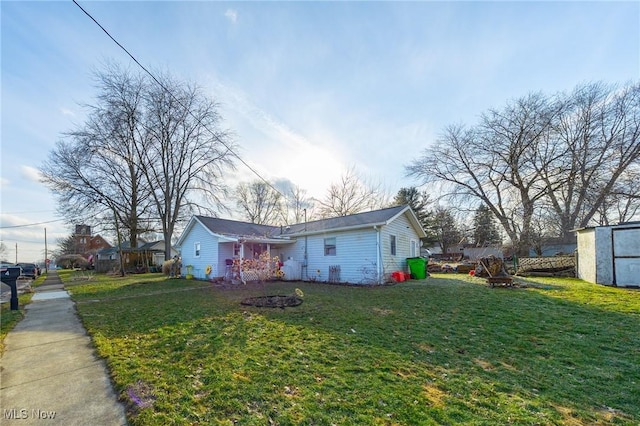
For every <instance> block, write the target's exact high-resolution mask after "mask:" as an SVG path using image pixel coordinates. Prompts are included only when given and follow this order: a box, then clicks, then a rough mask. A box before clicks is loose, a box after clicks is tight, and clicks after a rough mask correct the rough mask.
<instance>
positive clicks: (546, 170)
mask: <svg viewBox="0 0 640 426" xmlns="http://www.w3.org/2000/svg"><path fill="white" fill-rule="evenodd" d="M563 103H564V105H565V108H563V111H562V114H561V115H560V116H559V117H558V119H557V120H556V121H555V122H554V127H553V131H552V132H549V133H548V134H547V138H546V140H545V148H546V149H548V151H553V152H554V155H553V156H550V157H549V158H550V161H549V162H548V163H547V164H545V163H539V164H536V166H537V167H538V169H539V171H540V173H541V174H542V176H543V177H544V181H545V184H546V187H547V190H548V191H547V196H548V198H549V202H550V206H551V207H552V208H553V210H554V212H555V213H556V219H557V221H558V222H559V223H560V227H561V235H560V236H561V237H563V238H564V239H565V240H572V239H573V232H572V230H573V229H576V228H579V227H584V226H587V225H588V224H589V223H590V222H592V219H593V218H594V216H596V214H597V213H598V212H602V211H603V210H604V211H607V210H608V207H609V206H610V205H612V204H613V200H612V197H613V196H614V193H615V192H616V188H620V187H621V185H622V184H623V180H624V179H623V177H624V176H625V174H626V172H627V170H629V169H630V168H631V167H633V166H634V165H636V166H637V165H639V164H640V85H629V86H626V87H623V88H622V89H619V88H618V87H617V86H615V85H605V84H603V83H590V84H585V85H580V86H578V87H577V88H576V89H575V90H574V91H573V92H572V93H570V94H568V95H565V96H564V99H563ZM628 183H631V182H628ZM621 195H622V194H621V193H620V192H619V191H618V197H616V198H617V201H616V203H615V204H619V203H620V202H623V198H625V197H621ZM600 216H601V217H602V215H600ZM604 218H605V221H608V219H606V215H605V216H604Z"/></svg>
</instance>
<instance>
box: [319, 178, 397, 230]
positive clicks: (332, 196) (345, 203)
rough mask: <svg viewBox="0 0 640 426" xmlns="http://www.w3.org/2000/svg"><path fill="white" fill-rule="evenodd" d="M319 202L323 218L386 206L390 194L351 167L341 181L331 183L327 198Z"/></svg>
mask: <svg viewBox="0 0 640 426" xmlns="http://www.w3.org/2000/svg"><path fill="white" fill-rule="evenodd" d="M317 204H318V206H319V214H320V216H321V217H323V218H327V217H338V216H347V215H350V214H355V213H360V212H363V211H369V210H374V209H376V208H380V207H384V206H385V205H386V204H388V196H387V195H386V194H385V193H384V190H383V189H382V187H381V185H374V184H371V183H369V182H366V181H365V180H363V179H362V178H361V177H360V176H359V175H358V173H357V172H356V170H355V168H354V167H351V168H350V169H349V170H347V171H346V172H345V173H344V174H343V175H342V176H341V177H340V181H339V182H334V183H332V184H331V186H330V187H329V189H328V190H327V195H326V196H325V198H324V199H322V200H317Z"/></svg>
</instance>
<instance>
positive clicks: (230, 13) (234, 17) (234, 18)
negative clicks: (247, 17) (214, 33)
mask: <svg viewBox="0 0 640 426" xmlns="http://www.w3.org/2000/svg"><path fill="white" fill-rule="evenodd" d="M224 16H225V18H227V19H228V20H229V22H231V23H232V24H235V23H236V22H238V11H237V10H234V9H227V11H226V12H224Z"/></svg>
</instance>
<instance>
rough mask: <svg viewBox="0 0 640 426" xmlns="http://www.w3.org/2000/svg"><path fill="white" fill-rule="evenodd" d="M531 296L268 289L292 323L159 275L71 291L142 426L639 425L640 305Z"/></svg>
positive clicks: (233, 295) (534, 290)
mask: <svg viewBox="0 0 640 426" xmlns="http://www.w3.org/2000/svg"><path fill="white" fill-rule="evenodd" d="M61 277H62V278H63V279H65V280H69V279H70V276H68V275H65V274H64V273H63V274H61ZM67 282H68V283H69V284H74V283H71V282H69V281H67ZM526 283H527V285H528V287H527V288H516V289H502V288H495V289H490V288H488V287H487V286H486V285H485V284H484V281H483V280H482V279H479V278H471V277H468V276H458V275H436V276H433V277H430V278H428V279H427V280H424V281H420V282H419V281H410V282H406V283H402V284H398V285H395V286H388V287H373V288H364V287H343V286H332V285H326V284H311V283H268V284H267V285H266V289H267V292H268V293H269V294H290V293H293V292H294V291H295V289H296V288H299V289H301V290H302V291H303V292H304V303H303V304H302V305H300V306H298V307H295V308H286V309H277V308H276V309H269V308H253V307H247V306H242V305H240V304H239V301H240V300H241V299H243V298H244V297H247V296H255V295H261V294H263V288H262V287H260V286H239V287H238V288H237V289H232V290H222V289H217V288H214V287H213V286H212V285H211V284H208V283H206V282H198V281H186V280H169V279H165V278H164V277H160V276H159V275H138V276H132V277H127V278H124V279H123V278H117V277H116V278H107V277H104V276H98V277H95V278H94V279H93V280H91V281H89V282H86V283H84V282H83V283H75V284H76V285H72V286H69V287H68V288H69V289H70V290H71V292H72V294H73V298H74V299H75V300H76V301H77V302H78V305H77V306H78V311H79V313H80V316H81V318H82V320H83V322H84V324H85V326H86V327H87V329H88V331H89V333H90V334H91V335H92V336H93V340H94V342H95V345H96V347H97V350H98V352H99V354H100V355H101V356H103V357H104V358H105V359H106V360H107V362H108V365H109V368H110V370H111V374H112V376H113V381H114V383H115V386H116V389H117V391H118V392H120V395H121V397H122V399H123V400H124V401H125V402H126V403H127V406H128V416H129V421H130V422H131V424H134V425H169V424H181V425H182V424H222V425H232V424H242V425H269V424H279V425H298V424H308V425H311V424H315V425H331V424H336V425H344V424H362V425H393V424H397V425H429V424H433V425H440V424H486V425H495V424H544V425H546V424H570V425H579V424H636V425H637V424H638V423H639V422H640V403H639V401H640V292H639V291H637V290H622V289H615V288H607V287H602V286H597V285H592V284H587V283H584V282H581V281H578V280H569V279H567V280H549V279H535V280H534V279H529V280H527V281H526Z"/></svg>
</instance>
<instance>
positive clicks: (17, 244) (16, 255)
mask: <svg viewBox="0 0 640 426" xmlns="http://www.w3.org/2000/svg"><path fill="white" fill-rule="evenodd" d="M16 264H18V243H16Z"/></svg>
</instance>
